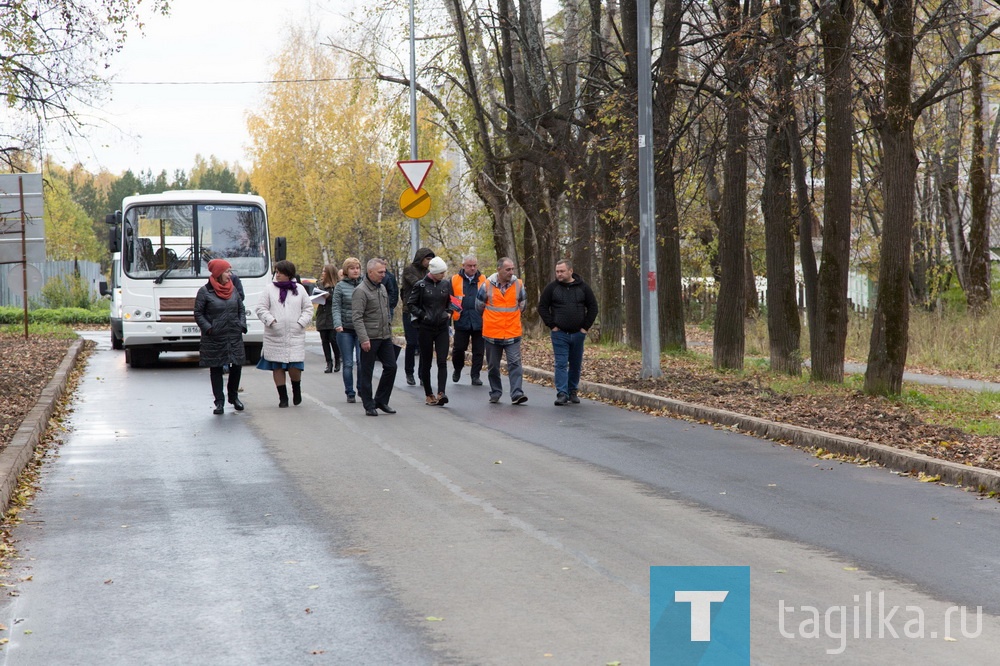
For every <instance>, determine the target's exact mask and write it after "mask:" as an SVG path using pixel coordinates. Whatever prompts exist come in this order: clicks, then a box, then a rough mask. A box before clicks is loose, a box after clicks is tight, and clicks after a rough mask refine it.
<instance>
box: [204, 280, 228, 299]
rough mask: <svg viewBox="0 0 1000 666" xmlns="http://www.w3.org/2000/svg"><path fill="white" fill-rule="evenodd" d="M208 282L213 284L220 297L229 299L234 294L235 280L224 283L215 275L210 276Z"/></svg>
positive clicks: (216, 293)
mask: <svg viewBox="0 0 1000 666" xmlns="http://www.w3.org/2000/svg"><path fill="white" fill-rule="evenodd" d="M208 282H209V284H211V285H212V289H213V290H214V291H215V295H216V296H218V297H219V298H222V299H225V300H227V301H228V300H229V299H230V297H232V295H233V281H232V280H230V281H229V282H227V283H226V284H222V283H221V282H219V281H218V280H216V279H215V276H214V275H210V276H208Z"/></svg>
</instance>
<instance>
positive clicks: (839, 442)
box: [522, 366, 1000, 492]
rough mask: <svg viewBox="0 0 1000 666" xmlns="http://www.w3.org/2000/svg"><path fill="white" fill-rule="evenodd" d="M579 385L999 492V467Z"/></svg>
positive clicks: (530, 371)
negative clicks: (978, 465) (933, 456)
mask: <svg viewBox="0 0 1000 666" xmlns="http://www.w3.org/2000/svg"><path fill="white" fill-rule="evenodd" d="M522 368H523V370H524V376H525V377H527V378H530V379H544V380H547V381H549V382H552V381H553V373H552V372H550V371H548V370H540V369H538V368H532V367H530V366H522ZM580 390H581V391H582V392H584V393H593V394H595V395H598V396H600V397H601V398H604V399H607V400H614V401H616V402H624V403H627V404H631V405H636V406H638V407H646V408H648V409H656V410H665V411H668V412H670V413H672V414H678V415H680V416H686V417H689V418H693V419H698V420H701V421H708V422H710V423H716V424H719V425H724V426H730V427H733V428H736V429H738V430H742V431H744V432H749V433H751V434H753V435H756V436H758V437H763V438H765V439H771V440H777V441H787V442H791V443H792V444H795V445H796V446H806V447H814V448H822V449H825V450H827V451H830V452H832V453H838V454H842V455H847V456H851V457H858V458H864V459H867V460H871V461H874V462H877V463H878V464H880V465H883V466H884V467H887V468H889V469H891V470H895V471H898V472H903V473H908V474H919V473H921V472H923V473H924V474H925V475H927V476H932V477H933V476H937V477H940V480H941V481H942V482H944V483H952V484H955V485H960V486H965V487H969V488H972V489H974V490H977V491H979V492H989V491H996V492H1000V472H997V471H994V470H991V469H984V468H982V467H973V466H971V465H960V464H958V463H954V462H951V461H948V460H940V459H938V458H932V457H931V456H927V455H924V454H922V453H916V452H914V451H904V450H902V449H897V448H894V447H891V446H886V445H884V444H877V443H875V442H866V441H864V440H861V439H855V438H853V437H844V436H842V435H834V434H831V433H828V432H822V431H820V430H812V429H810V428H803V427H801V426H795V425H789V424H785V423H777V422H775V421H768V420H765V419H761V418H757V417H754V416H747V415H745V414H737V413H736V412H730V411H727V410H724V409H716V408H713V407H705V406H703V405H696V404H694V403H690V402H684V401H681V400H674V399H672V398H664V397H662V396H658V395H652V394H649V393H643V392H641V391H633V390H632V389H625V388H620V387H617V386H609V385H607V384H598V383H596V382H587V381H581V382H580Z"/></svg>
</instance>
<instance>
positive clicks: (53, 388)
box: [0, 338, 85, 513]
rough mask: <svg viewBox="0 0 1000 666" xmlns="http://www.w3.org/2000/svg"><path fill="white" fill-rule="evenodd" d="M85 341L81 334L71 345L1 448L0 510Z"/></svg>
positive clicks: (32, 448) (11, 490) (38, 436)
mask: <svg viewBox="0 0 1000 666" xmlns="http://www.w3.org/2000/svg"><path fill="white" fill-rule="evenodd" d="M84 342H85V341H84V339H83V338H78V339H77V340H75V341H74V342H73V344H72V345H70V348H69V349H68V350H67V351H66V356H64V357H63V360H62V363H60V364H59V367H58V368H56V371H55V374H53V375H52V379H50V380H49V382H48V384H46V385H45V388H43V389H42V392H41V394H40V395H39V396H38V402H36V403H35V406H34V407H32V408H31V411H29V412H28V414H27V415H26V416H25V417H24V421H22V422H21V426H20V427H19V428H18V429H17V432H15V433H14V438H13V439H11V441H10V444H8V445H7V447H6V448H4V450H3V451H0V513H6V511H7V508H8V507H9V506H10V499H11V497H12V496H13V495H14V491H15V490H17V478H18V476H20V474H21V471H22V470H24V467H25V465H27V464H28V461H29V460H31V456H32V454H34V451H35V447H36V446H37V445H38V443H39V441H41V438H42V435H43V434H44V433H45V430H46V429H47V428H48V427H49V419H51V418H52V413H53V412H54V411H55V408H56V404H58V402H59V399H60V398H61V397H62V396H63V394H64V393H65V392H66V386H67V384H68V383H69V375H70V372H72V371H73V367H74V366H75V365H76V361H77V359H78V358H79V357H80V352H81V351H82V350H83V345H84Z"/></svg>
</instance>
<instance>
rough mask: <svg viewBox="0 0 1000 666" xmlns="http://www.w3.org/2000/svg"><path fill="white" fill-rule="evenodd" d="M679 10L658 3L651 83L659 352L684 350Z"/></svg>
mask: <svg viewBox="0 0 1000 666" xmlns="http://www.w3.org/2000/svg"><path fill="white" fill-rule="evenodd" d="M683 15H684V9H683V6H682V4H681V1H680V0H665V2H664V4H663V26H664V30H663V48H662V49H661V52H662V54H663V55H662V56H661V60H660V76H658V77H657V78H656V79H655V81H654V83H655V86H656V88H655V89H654V91H653V98H654V100H655V103H654V107H653V113H654V114H655V115H654V121H655V122H654V127H658V128H661V134H660V136H659V137H657V139H656V140H655V142H654V147H655V149H656V151H657V158H658V159H657V164H658V169H657V176H656V178H657V182H656V193H655V196H656V235H657V237H658V239H659V243H658V247H657V252H656V272H657V275H658V276H659V284H658V285H657V309H658V310H659V332H660V348H661V349H665V350H684V349H686V348H687V339H686V335H685V331H684V299H683V294H682V291H681V276H682V271H681V237H680V231H679V229H680V216H679V213H678V211H677V191H676V184H675V182H674V145H675V140H674V136H673V134H672V133H673V131H674V130H673V112H674V106H675V104H676V101H677V83H676V80H675V78H676V76H677V67H678V63H679V60H680V34H681V30H680V28H681V19H682V17H683Z"/></svg>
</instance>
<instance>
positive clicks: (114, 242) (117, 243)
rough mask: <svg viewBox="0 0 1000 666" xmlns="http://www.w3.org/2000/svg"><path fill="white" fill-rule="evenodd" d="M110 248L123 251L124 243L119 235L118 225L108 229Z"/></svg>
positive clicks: (114, 250)
mask: <svg viewBox="0 0 1000 666" xmlns="http://www.w3.org/2000/svg"><path fill="white" fill-rule="evenodd" d="M108 249H109V250H110V251H111V252H121V249H122V243H121V238H120V237H119V236H118V227H111V228H110V229H108Z"/></svg>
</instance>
